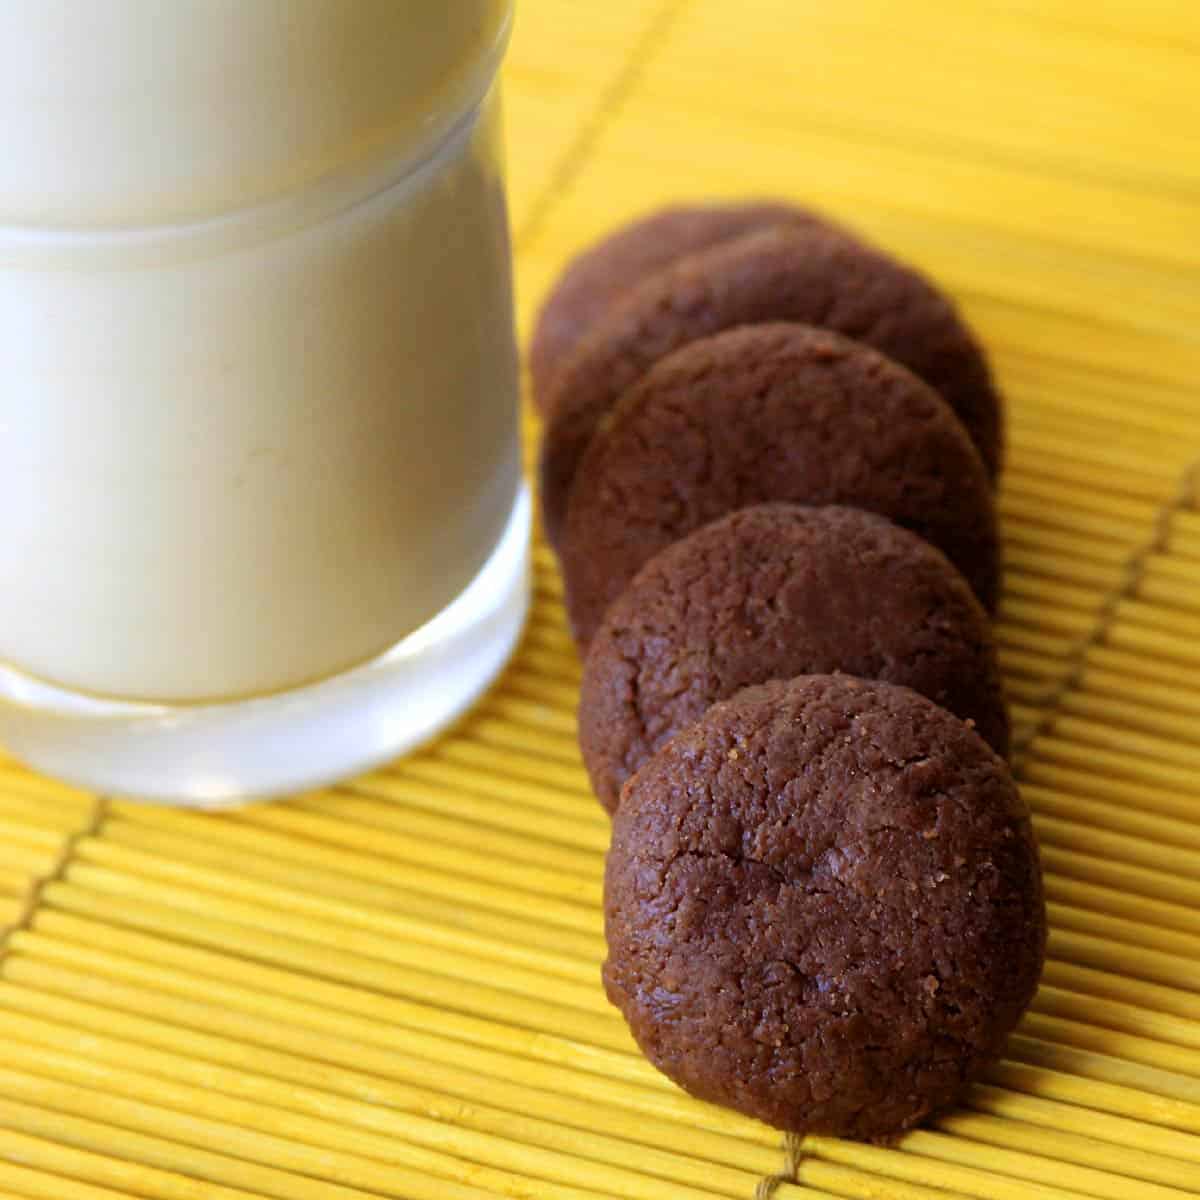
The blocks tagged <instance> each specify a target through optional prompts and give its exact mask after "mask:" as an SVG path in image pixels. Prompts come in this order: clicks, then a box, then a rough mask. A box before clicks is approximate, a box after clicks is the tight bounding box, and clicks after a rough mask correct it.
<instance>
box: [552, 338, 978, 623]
mask: <svg viewBox="0 0 1200 1200" xmlns="http://www.w3.org/2000/svg"><path fill="white" fill-rule="evenodd" d="M781 500H782V501H790V502H793V503H797V504H844V505H849V506H851V507H854V508H864V509H867V510H868V511H870V512H875V513H879V514H880V515H881V516H885V517H888V518H889V519H890V520H893V521H895V522H896V524H897V525H902V526H904V527H905V528H907V529H911V530H912V531H913V532H915V533H917V534H919V535H920V536H921V537H923V538H924V539H925V540H926V541H927V542H932V543H933V544H934V545H935V546H937V547H938V549H940V550H941V551H942V552H943V553H944V554H945V555H946V557H947V558H948V559H949V560H950V561H951V562H952V563H954V565H955V566H956V567H957V568H958V569H959V570H960V571H961V572H962V573H963V575H964V576H965V577H966V579H967V582H968V583H970V584H971V586H972V587H973V588H974V590H975V594H976V595H977V596H978V597H979V598H980V600H981V601H982V602H983V604H984V606H985V607H986V608H988V609H989V610H990V609H992V608H993V607H994V605H995V600H996V591H997V585H998V575H999V547H998V543H997V537H996V523H995V516H994V513H993V508H992V493H991V488H990V486H989V484H988V479H987V472H986V471H985V470H984V467H983V463H982V462H981V461H980V459H979V455H978V453H977V452H976V450H975V448H974V447H973V446H972V445H971V442H970V439H969V438H968V437H967V435H966V433H965V432H964V430H963V428H962V425H961V424H960V423H959V421H958V420H957V418H956V417H955V416H954V414H953V413H952V412H951V411H950V409H949V408H948V407H947V405H946V403H945V401H944V400H942V399H941V398H940V397H939V396H938V395H937V393H936V392H934V391H933V390H932V389H931V388H930V387H928V386H927V385H926V384H924V383H922V382H921V381H920V380H919V379H917V378H916V376H915V375H911V374H909V372H908V371H906V370H905V369H904V368H903V367H901V366H898V365H897V364H896V363H894V362H892V361H891V360H890V359H887V358H884V357H883V355H881V354H878V353H876V352H875V351H874V350H872V349H870V348H869V347H867V346H863V345H861V344H859V343H857V342H852V341H849V340H848V339H847V338H843V337H840V336H838V335H837V334H834V333H830V332H829V331H828V330H822V329H814V328H812V327H810V326H805V325H778V324H777V325H756V326H752V327H749V328H745V329H735V330H730V331H728V332H726V333H721V334H718V335H717V336H716V337H712V338H706V339H703V340H702V341H698V342H692V343H691V344H690V345H688V346H685V347H684V348H683V349H682V350H679V351H676V352H675V353H674V354H672V355H669V356H668V357H667V358H664V359H662V360H661V361H660V362H658V363H657V364H656V365H655V366H654V367H653V368H652V369H651V370H650V372H649V373H648V374H647V375H646V376H645V377H644V378H643V379H642V380H641V381H640V382H639V383H637V384H635V385H634V387H633V388H632V389H630V391H629V392H628V393H626V395H625V396H624V397H622V399H621V402H620V403H619V404H618V406H617V407H616V409H615V410H614V411H613V412H612V413H611V414H610V419H609V421H608V422H607V423H606V425H605V427H603V428H602V429H601V430H599V431H598V432H597V434H596V436H595V437H594V438H593V439H592V443H591V445H590V446H589V447H588V450H587V453H586V454H585V455H584V459H583V462H582V463H581V464H580V467H579V472H578V475H577V478H576V480H575V486H574V488H573V489H572V492H571V504H570V508H569V510H568V514H567V528H566V532H565V534H564V536H563V540H562V545H561V548H560V549H561V562H562V569H563V577H564V581H565V584H566V602H567V613H568V616H569V617H570V619H571V624H572V628H573V629H574V632H575V636H576V637H577V638H578V639H579V641H580V642H581V643H582V644H586V643H587V642H589V641H590V640H591V638H592V636H593V634H594V633H595V632H596V630H597V629H598V628H599V626H600V622H601V620H602V619H603V616H604V613H605V610H606V609H607V608H608V606H609V604H611V603H612V602H613V601H614V600H616V598H617V597H618V596H619V595H620V594H621V592H622V591H623V590H624V589H625V586H626V585H627V584H628V583H629V581H630V580H631V579H632V578H633V577H634V575H636V574H637V572H638V571H639V570H640V569H641V568H642V566H643V565H645V563H647V562H649V560H650V559H651V558H653V557H654V555H655V554H657V553H658V552H659V551H660V550H663V549H665V548H666V547H667V546H669V545H670V544H671V543H672V542H675V541H678V540H679V539H680V538H682V537H686V536H687V534H689V533H691V532H692V531H693V530H696V529H699V528H700V527H701V526H702V525H707V524H708V522H709V521H713V520H716V519H717V518H718V517H723V516H725V515H726V514H727V513H730V512H733V511H734V510H735V509H738V508H746V507H747V506H749V505H752V504H763V503H767V502H770V501H781Z"/></svg>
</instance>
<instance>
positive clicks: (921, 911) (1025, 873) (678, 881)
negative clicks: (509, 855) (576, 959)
mask: <svg viewBox="0 0 1200 1200" xmlns="http://www.w3.org/2000/svg"><path fill="white" fill-rule="evenodd" d="M605 926H606V933H607V937H608V960H607V962H606V963H605V966H604V983H605V987H606V989H607V992H608V996H609V999H610V1000H611V1001H612V1003H613V1004H615V1005H616V1006H617V1007H618V1008H619V1009H620V1010H621V1011H622V1013H624V1015H625V1019H626V1020H627V1021H628V1023H629V1026H630V1029H631V1030H632V1032H633V1035H634V1037H635V1038H636V1040H637V1042H638V1044H639V1045H640V1046H641V1048H642V1050H643V1052H644V1053H645V1054H646V1056H647V1057H648V1058H649V1059H650V1061H651V1062H652V1063H653V1064H654V1065H655V1066H656V1067H658V1068H659V1069H660V1070H661V1071H663V1072H664V1073H665V1074H667V1075H668V1076H670V1077H671V1078H672V1079H674V1080H675V1082H676V1083H678V1084H680V1085H681V1086H682V1087H684V1088H686V1089H687V1090H688V1091H689V1092H692V1093H693V1094H695V1095H697V1096H700V1097H702V1098H703V1099H706V1100H711V1101H715V1102H717V1103H719V1104H725V1105H729V1106H730V1107H732V1108H736V1109H738V1110H740V1111H741V1112H744V1113H747V1114H749V1115H751V1116H754V1117H758V1118H761V1119H762V1120H764V1121H767V1122H769V1123H770V1124H772V1125H776V1126H779V1127H781V1128H784V1129H789V1130H793V1131H795V1132H797V1133H809V1132H811V1133H826V1134H836V1135H845V1136H850V1137H857V1138H868V1139H875V1140H884V1139H887V1138H889V1137H891V1136H893V1135H895V1134H897V1133H899V1132H900V1131H901V1130H904V1129H907V1128H909V1127H911V1126H912V1125H914V1124H916V1123H917V1122H918V1121H920V1120H921V1119H922V1118H923V1117H924V1116H926V1115H927V1114H928V1113H930V1112H933V1111H935V1110H937V1109H939V1108H942V1107H944V1106H945V1105H948V1104H950V1103H951V1102H952V1101H953V1100H954V1099H955V1097H956V1095H957V1094H958V1092H959V1090H960V1089H961V1088H962V1087H963V1085H965V1084H966V1083H968V1082H970V1081H971V1080H972V1079H975V1078H977V1077H978V1076H979V1073H980V1072H981V1071H982V1070H983V1069H984V1068H985V1067H986V1066H987V1064H988V1063H990V1062H992V1061H993V1060H994V1059H995V1058H996V1057H997V1056H998V1055H999V1054H1000V1053H1001V1051H1002V1048H1003V1045H1004V1040H1005V1037H1006V1035H1007V1034H1008V1033H1009V1032H1010V1031H1011V1030H1012V1028H1013V1027H1014V1026H1015V1025H1016V1023H1017V1021H1018V1019H1019V1018H1020V1015H1021V1013H1022V1011H1023V1010H1024V1008H1025V1007H1026V1005H1027V1004H1028V1003H1029V1001H1030V999H1031V998H1032V996H1033V993H1034V990H1035V988H1036V986H1037V980H1038V976H1039V974H1040V972H1041V966H1042V960H1043V955H1044V948H1045V937H1046V918H1045V905H1044V901H1043V896H1042V886H1041V873H1040V869H1039V864H1038V854H1037V848H1036V844H1035V842H1034V838H1033V833H1032V831H1031V828H1030V823H1029V818H1028V814H1027V812H1026V809H1025V808H1024V806H1023V805H1022V803H1021V801H1020V798H1019V797H1018V794H1017V790H1016V787H1015V785H1014V783H1013V780H1012V776H1011V775H1010V773H1009V771H1008V768H1007V767H1006V766H1005V764H1004V762H1003V760H1001V759H1000V758H999V757H997V756H996V755H995V754H993V753H992V751H991V750H990V749H988V747H987V746H986V745H985V744H984V742H983V739H982V738H980V737H979V736H978V735H977V734H976V733H974V732H973V731H972V730H971V729H969V728H968V727H967V726H966V725H965V724H964V723H963V722H961V721H959V720H958V719H957V718H956V717H952V716H951V715H950V714H949V713H947V712H946V711H945V710H944V709H941V708H939V707H938V706H937V705H935V704H934V703H933V702H932V701H931V700H927V699H926V698H925V697H923V696H919V695H917V693H916V692H913V691H910V690H909V689H908V688H902V687H897V686H895V685H894V684H887V683H878V682H864V681H862V680H856V679H852V678H850V677H848V676H841V675H807V676H801V677H800V678H798V679H794V680H790V681H787V682H780V681H776V682H774V683H768V684H762V685H760V686H758V687H753V688H748V689H746V690H745V691H743V692H739V693H738V694H737V695H736V696H735V697H733V698H732V699H731V700H726V701H723V702H722V703H720V704H717V705H714V706H713V707H712V708H711V709H710V710H709V711H708V713H707V715H706V716H705V717H704V718H703V719H702V720H701V721H699V722H698V723H697V724H695V725H693V726H692V727H691V728H690V729H689V730H687V731H686V732H684V733H681V734H679V735H678V736H677V737H675V738H674V739H673V740H672V741H670V742H668V743H667V745H666V746H664V747H663V749H662V750H660V751H659V752H658V753H657V754H656V755H655V756H654V757H653V758H651V759H650V760H649V761H648V762H647V763H646V764H645V766H643V767H642V769H641V770H640V771H639V772H638V773H637V774H636V775H634V776H633V777H632V778H631V779H630V781H629V782H628V784H626V786H625V792H624V795H623V797H622V801H621V807H620V808H619V809H618V811H617V814H616V817H615V819H614V823H613V839H612V846H611V849H610V851H609V855H608V863H607V869H606V875H605Z"/></svg>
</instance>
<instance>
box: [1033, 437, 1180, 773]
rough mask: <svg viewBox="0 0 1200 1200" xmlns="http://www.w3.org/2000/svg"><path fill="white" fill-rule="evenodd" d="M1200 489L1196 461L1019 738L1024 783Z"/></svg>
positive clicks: (1161, 509)
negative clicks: (1029, 762) (1042, 742)
mask: <svg viewBox="0 0 1200 1200" xmlns="http://www.w3.org/2000/svg"><path fill="white" fill-rule="evenodd" d="M1198 488H1200V459H1196V460H1195V461H1194V462H1192V463H1191V465H1190V466H1188V467H1187V469H1186V470H1185V471H1184V472H1183V474H1182V475H1181V476H1180V478H1179V486H1178V487H1177V488H1176V491H1175V495H1174V496H1172V497H1171V499H1169V500H1168V501H1166V502H1165V503H1164V504H1163V505H1162V506H1161V507H1160V508H1159V510H1158V512H1157V513H1156V514H1155V517H1154V525H1153V529H1152V532H1151V536H1150V537H1149V538H1148V539H1147V541H1146V542H1145V543H1143V544H1142V545H1141V546H1139V547H1138V548H1137V549H1136V550H1134V552H1133V553H1132V554H1131V555H1130V556H1129V558H1128V559H1126V561H1125V565H1124V566H1123V567H1122V569H1121V576H1120V579H1119V580H1118V581H1117V584H1116V586H1115V587H1113V588H1112V589H1111V590H1110V591H1109V592H1108V593H1107V595H1105V597H1104V599H1103V600H1102V601H1101V603H1100V610H1099V612H1098V613H1097V614H1096V623H1095V625H1094V626H1093V628H1092V630H1091V632H1089V633H1087V634H1085V635H1084V636H1083V637H1082V638H1080V639H1079V641H1078V642H1077V643H1076V645H1075V647H1074V648H1073V649H1072V650H1071V652H1070V654H1069V655H1068V656H1067V662H1068V667H1067V670H1066V672H1065V673H1064V675H1063V677H1062V678H1061V679H1060V680H1059V681H1058V682H1057V683H1055V684H1054V685H1053V687H1051V689H1050V691H1049V693H1048V694H1047V696H1046V699H1045V701H1044V703H1043V705H1042V712H1041V715H1040V716H1039V717H1038V719H1037V720H1036V721H1035V722H1034V723H1033V725H1032V726H1031V727H1030V728H1029V730H1028V731H1027V732H1026V733H1025V734H1024V735H1022V736H1021V737H1020V738H1017V739H1016V740H1015V741H1014V743H1013V747H1012V754H1011V758H1012V762H1013V774H1014V775H1015V776H1016V777H1017V778H1018V779H1020V778H1021V777H1022V776H1023V774H1024V767H1025V760H1026V756H1027V755H1028V753H1029V751H1030V750H1031V749H1032V748H1033V745H1034V743H1035V742H1036V741H1037V740H1038V738H1040V737H1043V736H1044V735H1046V734H1048V733H1050V732H1051V731H1052V730H1053V728H1054V724H1055V722H1056V721H1057V720H1058V717H1059V715H1060V713H1061V711H1062V706H1063V702H1064V701H1065V700H1066V698H1067V697H1068V696H1069V695H1070V694H1071V693H1072V692H1073V691H1075V690H1076V688H1078V687H1079V686H1080V684H1082V682H1083V677H1084V675H1085V674H1086V672H1087V667H1088V655H1089V654H1090V652H1091V651H1092V650H1093V649H1095V648H1096V647H1097V646H1099V645H1102V644H1103V643H1104V640H1105V639H1106V638H1107V636H1108V633H1109V630H1111V629H1112V627H1113V625H1114V624H1115V623H1116V620H1117V617H1118V615H1119V614H1120V609H1121V605H1122V604H1124V603H1125V601H1127V600H1132V599H1133V598H1134V597H1135V596H1136V595H1137V593H1138V589H1139V588H1140V587H1141V584H1142V579H1143V578H1144V577H1145V573H1146V566H1147V564H1148V562H1149V560H1150V557H1151V556H1152V555H1154V554H1162V553H1164V552H1165V551H1166V550H1167V548H1168V546H1169V544H1170V537H1171V523H1172V521H1174V519H1175V517H1176V516H1177V515H1178V514H1179V513H1181V512H1186V511H1188V510H1189V509H1193V508H1195V507H1196V504H1197V494H1198Z"/></svg>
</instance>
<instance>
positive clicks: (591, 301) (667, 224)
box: [529, 201, 820, 415]
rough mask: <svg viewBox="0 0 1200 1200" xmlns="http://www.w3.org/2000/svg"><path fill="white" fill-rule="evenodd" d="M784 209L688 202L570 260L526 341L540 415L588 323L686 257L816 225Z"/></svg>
mask: <svg viewBox="0 0 1200 1200" xmlns="http://www.w3.org/2000/svg"><path fill="white" fill-rule="evenodd" d="M819 220H820V218H818V217H815V216H813V215H811V214H809V213H807V212H805V211H804V210H803V209H799V208H794V207H793V206H792V205H790V204H783V203H779V202H775V203H772V202H770V201H759V202H753V203H742V204H690V205H678V206H674V207H671V208H663V209H659V210H658V211H657V212H653V213H650V214H649V215H647V216H644V217H640V218H638V219H637V220H635V221H633V222H631V223H630V224H628V225H625V226H623V227H622V228H620V229H618V230H617V231H616V232H615V233H612V234H610V235H609V236H608V237H606V238H603V239H602V240H601V241H599V242H597V243H595V244H594V245H592V246H590V247H588V249H586V250H584V251H583V252H582V253H581V254H579V255H577V256H576V257H575V258H574V259H573V260H572V261H571V262H570V263H569V264H568V265H567V267H566V269H565V270H564V271H563V273H562V275H560V276H559V279H558V282H557V283H556V284H555V285H554V287H553V288H552V289H551V291H550V294H549V296H548V297H547V298H546V300H545V302H544V303H543V304H542V308H541V311H540V312H539V314H538V318H537V323H536V324H535V325H534V329H533V336H532V338H531V339H530V343H529V374H530V382H531V384H532V390H533V402H534V404H535V405H536V407H537V408H538V410H539V411H540V412H541V413H542V414H543V415H545V414H546V412H547V411H548V409H549V404H548V401H549V397H550V392H551V389H552V387H553V382H554V376H555V374H556V373H557V371H558V370H559V368H560V367H561V366H562V365H563V364H564V363H565V362H566V361H567V360H568V358H569V357H570V355H571V352H572V351H573V350H574V349H575V347H576V346H577V345H578V344H579V342H580V340H581V339H582V338H583V337H584V335H585V334H586V333H587V332H588V330H589V329H590V328H591V326H592V325H593V323H594V322H595V321H596V320H597V319H598V318H599V317H600V316H601V315H602V314H603V312H604V311H605V309H607V308H608V307H609V306H610V305H611V304H612V303H613V302H614V301H616V300H617V299H618V298H619V297H620V296H622V295H624V294H625V293H626V292H628V291H629V290H630V289H631V288H632V287H633V286H634V285H635V284H638V283H640V282H641V281H642V280H643V279H645V278H646V277H647V276H648V275H652V274H654V273H655V272H656V271H660V270H662V268H663V267H666V266H669V265H670V264H671V263H673V262H675V261H676V260H677V259H680V258H683V257H684V256H685V255H688V254H694V253H696V251H698V250H706V249H708V247H709V246H715V245H718V244H719V243H721V242H728V241H731V240H732V239H733V238H736V237H740V236H741V235H742V234H745V233H749V232H750V231H752V230H755V229H763V228H766V227H769V226H772V225H785V224H792V223H801V222H803V223H809V222H814V223H815V222H818V221H819Z"/></svg>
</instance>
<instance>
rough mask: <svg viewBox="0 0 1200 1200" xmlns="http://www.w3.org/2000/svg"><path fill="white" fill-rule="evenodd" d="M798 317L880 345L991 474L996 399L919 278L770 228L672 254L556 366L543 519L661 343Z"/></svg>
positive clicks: (996, 443)
mask: <svg viewBox="0 0 1200 1200" xmlns="http://www.w3.org/2000/svg"><path fill="white" fill-rule="evenodd" d="M763 321H800V322H803V323H805V324H808V325H819V326H822V327H823V328H827V329H832V330H834V331H835V332H838V333H842V334H844V335H846V336H847V337H851V338H854V339H855V340H857V341H861V342H865V343H866V344H867V345H869V346H873V347H874V348H875V349H877V350H880V351H882V352H883V353H884V354H886V355H888V357H890V358H893V359H895V360H896V361H897V362H898V363H901V364H902V365H903V366H906V367H908V368H909V370H911V371H912V372H913V374H915V375H917V376H919V377H920V378H922V379H924V380H925V382H926V383H928V384H930V386H932V387H933V388H934V389H935V390H936V391H938V392H940V393H941V395H942V397H943V398H944V399H945V400H946V402H947V403H948V404H949V405H950V407H951V408H952V409H953V410H954V411H955V412H956V413H957V414H958V416H959V418H960V420H961V421H962V422H963V425H964V426H965V427H966V429H967V432H968V434H970V436H971V438H972V439H973V440H974V442H975V444H976V446H977V447H978V448H979V451H980V453H981V454H982V456H983V460H984V463H985V465H986V466H987V468H988V471H989V473H990V474H991V475H995V473H996V470H997V469H998V467H999V463H1000V457H1001V449H1000V441H1001V429H1000V399H999V396H998V395H997V393H996V391H995V389H994V388H993V386H992V382H991V377H990V376H989V374H988V369H987V363H986V362H985V360H984V357H983V353H982V351H981V350H980V349H979V347H978V345H977V344H976V343H975V340H974V339H973V338H972V336H971V334H970V333H969V331H968V330H967V328H966V326H965V325H963V323H962V322H961V321H960V320H959V318H958V316H957V315H956V313H955V311H954V309H953V307H952V306H951V305H950V303H949V302H948V301H947V300H946V299H945V297H944V296H942V295H941V293H940V292H938V291H937V290H936V289H934V288H933V287H932V286H931V285H930V284H929V283H928V282H927V281H926V280H924V279H923V278H922V277H921V276H920V275H917V274H915V273H914V272H912V271H910V270H908V269H906V268H904V267H902V266H900V265H899V264H898V263H897V262H895V261H894V260H892V259H890V258H888V257H886V256H885V255H883V254H880V253H879V252H877V251H875V250H872V249H870V248H868V247H867V246H865V245H863V244H862V243H861V242H858V241H856V240H854V239H853V238H851V237H849V236H848V235H847V234H844V233H842V232H841V231H840V230H837V229H834V228H831V227H828V226H824V227H823V226H819V225H813V226H807V227H803V226H796V227H791V228H774V229H768V230H763V231H760V232H757V233H751V234H747V235H746V236H744V237H741V238H738V239H736V240H734V241H731V242H726V243H724V244H722V245H718V246H714V247H713V248H711V249H709V250H705V251H702V252H701V253H698V254H694V255H690V256H688V257H687V258H683V259H680V260H679V261H678V262H676V263H675V264H674V265H673V266H671V267H668V268H666V269H665V270H663V271H660V272H658V273H657V274H655V275H653V276H651V277H650V278H648V279H646V280H645V281H644V282H643V283H641V284H639V285H638V286H637V287H635V288H634V289H633V290H632V291H630V292H629V293H628V294H627V295H626V296H625V298H624V299H622V300H620V301H618V302H617V303H616V304H615V305H613V306H612V307H611V308H610V309H609V310H608V311H607V312H606V313H605V315H604V317H603V318H602V319H601V320H600V321H599V322H598V323H597V324H596V325H595V326H594V328H593V330H592V332H591V333H589V334H588V336H587V337H586V338H585V339H584V341H583V342H582V343H581V344H580V346H579V348H578V349H577V350H576V352H575V354H574V355H573V356H572V357H571V360H570V361H569V362H568V363H566V364H564V366H563V368H562V371H561V373H560V374H559V375H558V377H557V380H556V382H555V386H554V395H553V397H552V398H551V400H550V402H549V409H550V414H551V415H550V423H549V425H548V427H547V429H546V435H545V439H544V441H543V444H542V457H541V493H542V510H543V523H544V525H545V528H546V533H547V536H548V537H549V539H550V541H551V543H552V544H553V545H558V543H559V540H560V536H561V533H562V530H563V522H564V517H565V513H566V509H567V502H568V497H569V493H570V488H571V483H572V480H573V479H574V477H575V471H576V469H577V467H578V465H579V462H580V460H581V459H582V457H583V454H584V451H585V450H586V449H587V446H588V443H589V442H590V441H591V438H592V435H593V434H594V433H595V431H596V428H597V426H598V425H599V424H600V422H601V420H602V418H603V417H604V415H605V413H607V412H608V411H609V410H610V409H611V408H612V406H613V404H615V402H616V401H617V399H618V398H619V397H620V396H621V395H622V393H624V392H625V391H626V390H627V389H628V388H629V386H630V385H631V384H633V383H634V382H636V381H637V380H638V379H639V378H641V376H642V375H644V374H645V373H646V371H647V370H648V369H649V368H650V367H651V366H652V365H653V364H654V363H655V362H657V361H658V360H659V359H660V358H663V357H664V356H665V355H667V354H670V353H671V352H672V351H673V350H677V349H679V347H681V346H684V345H686V344H687V343H688V342H692V341H695V340H696V339H697V338H703V337H708V336H710V335H712V334H714V333H717V332H719V331H721V330H723V329H729V328H732V327H734V326H738V325H753V324H757V323H759V322H763Z"/></svg>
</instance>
